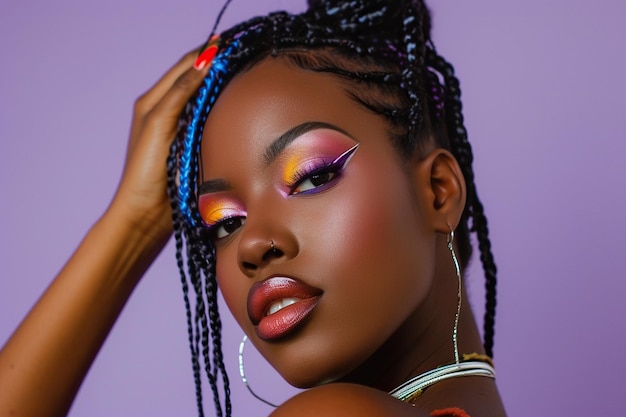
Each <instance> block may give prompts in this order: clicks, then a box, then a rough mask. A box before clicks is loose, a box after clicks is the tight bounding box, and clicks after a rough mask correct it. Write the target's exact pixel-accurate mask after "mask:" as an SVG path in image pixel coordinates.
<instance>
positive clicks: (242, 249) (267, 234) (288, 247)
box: [237, 218, 298, 278]
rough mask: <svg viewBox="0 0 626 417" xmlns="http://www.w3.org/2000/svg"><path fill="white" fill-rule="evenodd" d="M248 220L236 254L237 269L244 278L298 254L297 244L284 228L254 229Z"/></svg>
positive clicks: (266, 227)
mask: <svg viewBox="0 0 626 417" xmlns="http://www.w3.org/2000/svg"><path fill="white" fill-rule="evenodd" d="M250 220H251V219H250V218H248V219H247V221H246V225H245V228H244V230H242V232H243V234H242V236H241V239H240V241H239V247H238V253H237V261H238V263H239V269H241V271H242V272H243V273H244V274H245V275H246V276H248V277H250V278H253V277H255V276H256V275H257V274H258V273H259V271H260V270H262V269H263V268H264V267H265V266H267V265H270V264H272V263H280V262H285V261H287V260H289V259H292V258H294V257H295V256H296V255H297V254H298V242H297V240H296V238H295V236H294V235H293V234H292V233H290V232H289V230H287V228H286V227H284V226H277V227H268V225H265V227H255V225H254V224H252V222H251V221H250Z"/></svg>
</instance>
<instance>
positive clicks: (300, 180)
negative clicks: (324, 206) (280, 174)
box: [287, 143, 359, 196]
mask: <svg viewBox="0 0 626 417" xmlns="http://www.w3.org/2000/svg"><path fill="white" fill-rule="evenodd" d="M358 147H359V144H358V143H357V144H356V145H354V146H353V147H351V148H350V149H348V150H347V151H345V152H344V153H342V154H341V155H339V156H338V157H337V158H335V159H334V160H333V161H332V162H330V163H328V164H322V165H321V166H320V165H318V166H313V167H312V168H304V169H297V170H296V172H295V173H294V175H293V178H294V180H293V181H291V183H290V184H287V187H288V188H289V195H292V196H293V195H307V194H316V193H319V192H322V191H325V190H327V189H328V188H330V187H332V186H333V185H334V183H335V181H336V180H337V179H338V178H339V177H340V176H341V173H342V171H343V170H344V169H345V167H346V165H347V164H348V162H350V159H352V156H353V155H354V153H355V152H356V150H357V148H358Z"/></svg>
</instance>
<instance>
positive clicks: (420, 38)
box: [167, 0, 496, 417]
mask: <svg viewBox="0 0 626 417" xmlns="http://www.w3.org/2000/svg"><path fill="white" fill-rule="evenodd" d="M228 3H230V0H229V1H227V2H226V5H225V6H224V7H226V6H227V5H228ZM222 13H223V9H222V11H221V12H220V17H221V15H222ZM216 26H217V23H216ZM430 29H431V22H430V14H429V11H428V9H427V8H426V5H425V4H424V3H423V1H422V0H396V1H393V2H390V1H388V0H352V1H339V0H309V10H308V11H306V12H305V13H302V14H296V15H292V14H288V13H285V12H276V13H272V14H269V15H268V16H262V17H256V18H253V19H250V20H248V21H246V22H243V23H241V24H238V25H236V26H234V27H233V28H231V29H229V30H227V31H225V32H223V33H222V34H221V35H220V40H219V50H218V53H217V55H216V57H215V58H214V60H213V62H212V65H211V67H210V70H209V73H208V75H207V76H206V78H205V80H204V83H203V85H202V86H201V88H200V89H199V91H198V92H197V94H196V95H195V97H194V98H193V99H192V100H191V101H190V102H189V103H188V104H187V106H186V108H185V110H184V112H183V114H182V115H181V118H180V128H179V132H178V135H177V137H176V139H175V141H174V143H173V144H172V146H171V149H170V155H169V158H168V161H167V168H168V193H169V197H170V200H171V206H172V212H173V223H174V236H175V239H176V258H177V263H178V267H179V270H180V276H181V282H182V287H183V298H184V303H185V309H186V314H187V329H188V333H189V346H190V351H191V360H192V369H193V377H194V381H195V384H196V399H197V406H198V414H199V415H200V416H204V409H203V394H202V377H201V374H202V370H201V368H202V365H201V363H203V364H204V373H205V374H206V377H207V379H208V381H209V385H210V387H211V390H212V393H213V398H214V402H215V408H216V413H217V416H219V417H222V416H230V415H231V411H232V408H231V402H230V388H229V380H228V375H227V373H226V370H225V367H224V361H223V356H222V348H221V321H220V316H219V312H218V307H217V281H216V277H215V250H214V247H213V246H212V244H211V243H210V240H209V239H207V238H206V235H205V233H206V232H205V229H204V228H203V227H202V221H201V219H200V216H199V213H198V210H197V202H196V199H197V187H198V184H197V182H196V180H197V178H198V173H199V161H198V153H199V149H200V142H201V139H202V131H203V127H204V123H205V121H206V118H207V116H208V114H209V112H210V111H211V109H212V107H213V105H214V104H215V102H216V100H217V98H218V97H219V95H220V94H221V92H222V91H223V89H224V87H225V86H226V85H227V84H228V82H229V81H230V80H231V79H232V78H233V77H234V76H235V75H236V74H238V73H239V72H241V71H242V70H245V69H246V68H249V67H251V66H253V65H254V64H256V63H257V62H259V61H261V60H263V59H266V58H268V57H276V56H281V57H285V58H287V59H289V60H291V61H292V62H293V63H294V64H296V65H297V66H299V67H301V68H303V69H306V70H310V71H317V72H326V73H329V74H332V75H333V76H337V77H340V78H343V79H345V80H347V81H349V82H348V83H346V84H347V87H346V90H347V93H348V94H349V95H350V96H351V97H352V98H353V99H354V100H355V101H356V102H358V103H360V104H361V105H363V106H364V107H365V108H367V109H369V110H370V111H372V112H374V113H377V114H379V115H381V116H383V117H384V118H386V120H387V121H388V122H389V126H390V138H391V140H392V141H393V143H394V146H395V147H396V148H397V149H398V151H399V152H400V154H401V155H403V156H405V157H408V156H410V155H412V154H414V153H415V152H417V151H419V149H420V146H421V145H423V144H425V142H426V141H428V140H432V139H431V138H433V137H434V138H435V140H436V142H437V145H439V146H441V147H443V148H446V149H449V150H450V151H451V152H452V154H453V155H454V156H455V158H456V159H457V161H458V162H459V165H460V166H461V169H462V171H463V176H464V178H465V181H466V183H467V191H468V198H467V202H466V207H465V211H464V214H463V217H462V221H461V223H460V225H459V228H458V230H457V240H456V241H457V243H458V247H459V258H460V260H461V264H462V265H463V266H466V265H467V263H468V261H469V258H470V256H471V252H472V246H471V243H470V238H469V232H470V231H472V232H475V233H476V236H477V241H478V248H479V250H480V259H481V261H482V264H483V268H484V271H485V277H486V283H485V286H486V311H485V317H484V346H485V351H486V353H487V355H489V356H493V337H494V326H495V308H496V265H495V262H494V259H493V255H492V253H491V244H490V241H489V233H488V228H487V219H486V217H485V214H484V211H483V206H482V204H481V202H480V200H479V199H478V195H477V193H476V186H475V183H474V174H473V170H472V159H473V156H472V150H471V146H470V144H469V142H468V139H467V131H466V129H465V127H464V124H463V115H462V105H461V98H460V96H461V92H460V89H459V81H458V80H457V78H456V77H455V75H454V70H453V67H452V66H451V65H450V64H449V63H448V62H447V61H446V60H445V59H444V58H443V57H441V56H440V55H438V54H437V52H436V50H435V48H434V45H433V42H432V40H431V37H430ZM213 32H215V28H213V31H212V33H211V35H213ZM470 219H471V228H470V227H469V226H468V222H469V220H470ZM190 287H191V288H193V291H194V294H195V297H193V300H192V296H191V295H190V292H189V288H190Z"/></svg>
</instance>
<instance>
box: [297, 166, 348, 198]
mask: <svg viewBox="0 0 626 417" xmlns="http://www.w3.org/2000/svg"><path fill="white" fill-rule="evenodd" d="M328 168H329V169H332V167H328ZM337 175H339V170H337V171H332V170H328V171H322V172H316V173H313V174H309V175H308V176H305V177H304V178H303V179H302V180H301V181H299V182H298V183H297V184H296V186H295V187H294V188H293V190H292V191H291V194H292V195H295V194H300V193H307V192H310V191H313V190H316V189H318V188H320V187H323V186H324V185H326V184H328V183H329V182H331V181H332V180H333V179H335V178H336V177H337ZM324 188H326V187H324ZM320 191H321V190H320Z"/></svg>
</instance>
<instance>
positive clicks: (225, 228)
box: [209, 216, 246, 240]
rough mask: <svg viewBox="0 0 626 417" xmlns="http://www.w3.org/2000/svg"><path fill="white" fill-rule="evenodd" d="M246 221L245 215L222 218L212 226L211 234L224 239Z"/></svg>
mask: <svg viewBox="0 0 626 417" xmlns="http://www.w3.org/2000/svg"><path fill="white" fill-rule="evenodd" d="M245 223H246V218H245V217H241V216H239V217H229V218H227V219H224V220H220V221H219V222H217V223H215V224H214V225H212V226H211V227H210V229H209V230H210V232H211V235H212V237H213V238H214V239H216V240H217V239H223V238H225V237H228V236H230V235H231V234H232V233H234V232H236V231H237V229H239V228H240V227H241V226H243V225H244V224H245Z"/></svg>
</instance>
